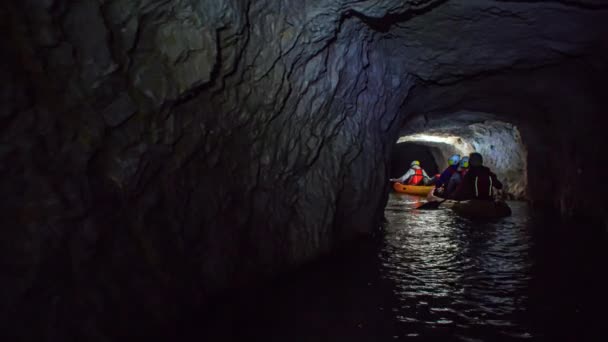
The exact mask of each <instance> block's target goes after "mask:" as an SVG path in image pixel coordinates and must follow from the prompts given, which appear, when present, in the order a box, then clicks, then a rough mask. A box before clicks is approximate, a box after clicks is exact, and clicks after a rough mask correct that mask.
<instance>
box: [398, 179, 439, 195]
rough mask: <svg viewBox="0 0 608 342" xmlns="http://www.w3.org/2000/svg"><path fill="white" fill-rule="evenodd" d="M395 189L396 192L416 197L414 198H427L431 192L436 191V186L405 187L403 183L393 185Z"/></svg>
mask: <svg viewBox="0 0 608 342" xmlns="http://www.w3.org/2000/svg"><path fill="white" fill-rule="evenodd" d="M393 189H395V191H397V192H400V193H402V194H408V195H414V196H426V195H428V194H429V192H431V191H433V189H435V186H433V185H430V186H425V185H405V184H401V183H398V182H397V183H395V184H393Z"/></svg>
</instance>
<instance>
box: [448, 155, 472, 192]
mask: <svg viewBox="0 0 608 342" xmlns="http://www.w3.org/2000/svg"><path fill="white" fill-rule="evenodd" d="M468 170H469V157H462V159H460V163H458V169H457V170H456V173H454V174H453V175H452V177H450V181H449V182H448V185H447V187H446V191H445V197H446V198H451V197H452V195H453V194H454V191H456V189H457V188H458V186H459V185H460V183H462V179H463V178H464V175H466V173H467V171H468Z"/></svg>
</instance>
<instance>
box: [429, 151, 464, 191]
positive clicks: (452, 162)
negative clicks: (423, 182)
mask: <svg viewBox="0 0 608 342" xmlns="http://www.w3.org/2000/svg"><path fill="white" fill-rule="evenodd" d="M458 163H460V155H459V154H454V155H453V156H451V157H450V158H449V159H448V167H447V168H446V169H445V170H444V171H443V172H442V173H441V175H440V176H439V179H437V181H436V182H435V194H437V195H441V196H443V194H444V193H445V188H446V187H447V185H448V182H449V181H450V178H452V175H453V174H455V173H456V172H457V171H458Z"/></svg>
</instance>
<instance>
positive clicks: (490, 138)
mask: <svg viewBox="0 0 608 342" xmlns="http://www.w3.org/2000/svg"><path fill="white" fill-rule="evenodd" d="M420 118H422V120H426V121H425V123H424V124H423V125H421V124H420V123H419V122H418V121H419V120H420ZM401 132H402V133H400V134H401V135H400V137H399V139H398V140H397V146H396V147H395V149H394V151H393V154H392V156H391V165H392V166H391V174H395V175H396V174H397V173H399V172H401V174H403V172H404V170H407V169H408V168H409V166H410V164H409V163H411V161H412V160H416V159H418V160H419V161H420V162H421V163H422V166H423V169H427V165H428V169H427V172H430V175H434V174H437V173H439V172H441V171H443V170H444V169H445V168H447V167H448V158H449V157H450V156H452V155H454V154H457V155H459V156H461V157H465V156H468V155H470V154H471V153H473V152H477V153H480V154H481V155H482V156H483V158H484V165H486V166H487V167H489V168H490V169H491V170H493V172H495V173H496V175H497V176H498V178H499V179H501V180H502V181H503V182H504V188H503V189H502V190H503V191H504V194H505V195H506V197H507V198H510V199H518V200H525V199H526V189H527V172H528V171H527V159H528V155H527V149H526V147H525V145H524V143H523V141H522V138H521V133H520V132H519V129H518V128H517V127H516V126H515V125H513V124H510V123H507V122H504V121H500V120H498V119H497V118H496V117H495V116H493V115H490V114H485V113H470V112H461V113H451V114H450V115H449V117H447V118H442V119H436V120H433V121H429V120H428V118H426V119H424V116H421V117H416V116H412V117H411V118H410V119H409V120H408V122H407V123H406V124H405V126H404V127H403V128H402V129H401ZM429 157H430V158H429ZM403 159H405V160H403ZM406 164H407V165H406ZM395 168H396V169H397V170H395ZM401 174H400V175H401ZM391 177H392V178H395V177H398V176H391Z"/></svg>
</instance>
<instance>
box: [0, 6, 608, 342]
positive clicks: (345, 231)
mask: <svg viewBox="0 0 608 342" xmlns="http://www.w3.org/2000/svg"><path fill="white" fill-rule="evenodd" d="M0 10H1V11H2V12H0V19H1V20H0V25H2V30H1V31H0V32H2V38H3V41H4V43H5V44H6V46H10V47H11V48H10V49H6V50H5V51H4V53H3V54H2V57H1V58H2V63H1V64H0V65H1V67H0V73H1V74H2V79H3V80H4V85H3V87H2V90H0V92H1V93H0V99H1V100H0V101H1V102H2V105H1V106H0V120H1V122H2V125H1V126H0V127H1V128H0V129H1V133H2V135H1V144H0V161H1V162H0V172H1V176H2V177H1V178H0V189H1V191H2V200H1V202H0V210H1V213H2V215H1V216H2V227H3V230H2V233H1V235H2V236H1V237H2V238H1V239H0V260H1V261H2V264H3V268H4V270H5V271H4V272H3V275H2V284H3V285H2V286H3V289H4V290H3V291H2V292H1V294H0V296H2V297H0V302H2V303H3V305H2V306H1V307H0V322H1V323H0V326H1V327H2V329H1V330H2V331H8V332H9V333H10V334H12V336H11V337H12V340H18V339H26V340H27V339H32V338H39V339H41V338H42V337H45V338H48V339H50V340H69V339H76V340H82V339H86V340H103V339H105V338H110V339H117V338H121V337H125V334H127V335H133V336H138V335H142V334H146V333H151V332H152V331H156V330H160V331H167V332H169V331H173V328H174V324H175V323H174V322H176V321H179V317H180V312H182V311H183V308H184V307H189V306H204V305H205V303H206V301H207V299H208V298H210V297H211V296H213V295H214V294H216V293H218V292H219V291H221V290H223V289H226V288H228V287H242V286H247V285H248V284H249V283H250V281H252V280H259V279H261V278H265V277H267V276H269V275H271V274H274V273H276V272H279V271H281V270H285V269H288V268H290V267H292V266H294V265H296V264H300V263H302V262H305V261H307V260H310V259H312V258H314V257H317V256H319V255H320V254H322V253H324V252H326V251H329V250H330V249H332V248H333V247H334V246H335V245H337V244H340V243H341V242H342V241H345V240H348V239H350V238H352V237H354V236H356V235H358V234H361V233H366V232H369V231H370V230H371V229H373V228H374V227H375V226H377V223H378V222H379V219H380V217H381V215H382V209H383V207H384V204H385V202H386V198H387V197H386V196H387V191H388V186H387V183H386V178H387V173H388V170H387V162H388V159H389V156H390V150H391V148H392V146H393V144H394V142H395V141H396V138H397V136H398V134H399V129H400V125H401V124H402V122H403V120H405V119H406V118H407V117H408V116H415V115H418V114H420V113H428V115H435V114H442V113H443V114H445V113H449V112H453V111H457V110H478V111H485V112H489V113H497V114H499V115H502V116H504V117H507V118H508V119H509V120H505V121H510V122H514V123H516V124H517V126H518V127H520V128H521V130H522V132H521V134H522V139H523V141H524V143H525V144H526V145H527V147H528V152H529V163H528V167H529V184H530V187H529V191H530V197H531V198H532V199H534V200H535V201H537V202H548V203H549V204H550V205H552V206H557V207H559V208H560V209H561V211H562V212H564V213H567V214H572V215H575V214H581V213H582V214H585V215H592V214H593V213H594V212H596V211H597V210H598V209H601V208H605V206H606V201H605V200H603V197H601V196H600V195H603V191H601V189H599V188H598V187H597V185H596V184H595V180H596V179H597V177H599V176H600V173H601V170H602V168H603V165H606V164H605V163H606V154H605V153H602V152H601V150H600V148H601V147H602V145H601V142H602V141H603V140H604V139H603V128H602V127H601V126H600V125H597V124H594V123H595V122H598V120H599V119H601V114H600V113H603V112H602V109H605V108H606V107H607V106H606V98H605V96H604V94H603V92H602V91H601V90H600V89H601V87H600V88H598V87H597V86H598V85H602V84H603V80H604V79H605V76H606V74H607V73H608V72H607V69H606V64H605V62H604V61H605V60H606V46H607V41H606V37H608V35H607V34H606V27H605V24H604V23H605V20H606V17H607V16H608V8H607V6H606V5H605V4H603V2H601V1H600V2H592V1H588V2H582V1H579V2H560V1H546V2H544V1H534V2H519V1H517V2H515V1H464V0H461V1H405V2H404V1H391V0H386V1H373V2H372V1H357V2H350V1H291V0H282V1H223V2H216V1H187V0H179V1H157V0H139V1H127V0H114V1H111V0H110V1H96V0H83V1H64V0H49V1H33V0H26V1H21V2H13V1H9V2H8V3H6V4H3V6H2V8H1V9H0ZM565 23H567V25H566V24H565ZM564 159H567V160H568V164H567V165H569V167H565V168H563V171H561V170H562V166H564V165H565V164H564ZM556 168H559V169H560V172H559V174H555V172H554V171H555V169H556ZM546 175H551V177H547V176H546ZM582 188H585V189H589V190H588V191H586V192H585V193H584V194H582V193H581V192H580V189H582ZM133 317H137V319H136V320H134V319H133ZM9 318H10V319H9ZM151 327H155V328H154V329H152V328H151ZM125 332H128V333H125Z"/></svg>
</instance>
